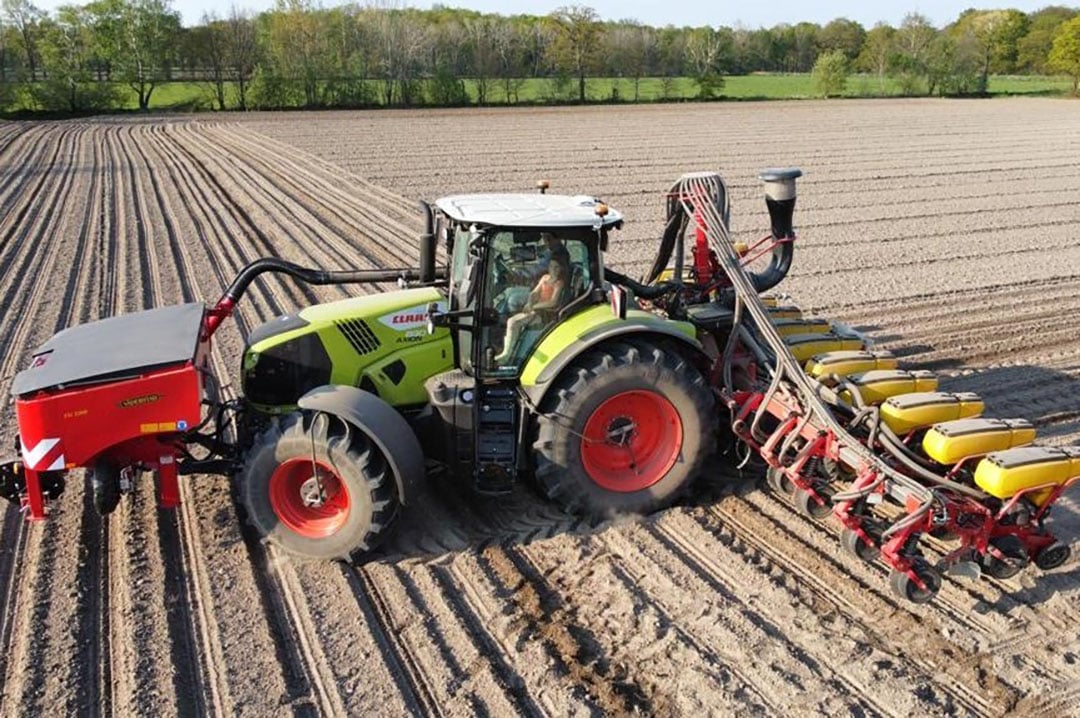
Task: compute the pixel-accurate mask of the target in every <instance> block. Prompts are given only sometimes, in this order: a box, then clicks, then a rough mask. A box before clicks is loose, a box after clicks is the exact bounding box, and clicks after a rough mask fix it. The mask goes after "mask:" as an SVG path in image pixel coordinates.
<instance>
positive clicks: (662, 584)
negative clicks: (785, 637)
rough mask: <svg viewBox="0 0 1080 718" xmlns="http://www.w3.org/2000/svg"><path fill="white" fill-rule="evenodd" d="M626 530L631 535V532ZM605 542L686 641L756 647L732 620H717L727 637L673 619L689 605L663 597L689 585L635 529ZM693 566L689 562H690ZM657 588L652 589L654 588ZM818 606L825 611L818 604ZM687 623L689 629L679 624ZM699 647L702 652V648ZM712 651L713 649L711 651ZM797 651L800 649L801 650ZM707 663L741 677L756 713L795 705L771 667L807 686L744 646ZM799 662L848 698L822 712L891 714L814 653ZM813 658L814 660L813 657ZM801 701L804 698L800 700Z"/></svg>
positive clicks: (618, 569) (628, 577) (741, 694)
mask: <svg viewBox="0 0 1080 718" xmlns="http://www.w3.org/2000/svg"><path fill="white" fill-rule="evenodd" d="M625 533H630V535H629V536H627V535H625ZM599 538H600V540H601V541H602V542H603V543H604V544H605V545H607V546H610V547H611V549H612V554H611V558H610V562H611V563H612V570H613V571H614V572H615V574H616V575H617V576H619V577H620V580H621V582H622V584H623V586H624V587H625V589H626V590H627V591H629V592H631V593H632V594H633V595H635V597H636V598H637V600H638V601H639V602H640V603H643V604H652V605H653V606H654V607H655V609H656V610H658V611H659V612H660V613H661V615H664V616H665V617H666V623H668V624H670V625H672V626H673V627H674V629H675V630H676V631H678V633H679V634H681V635H682V636H683V637H684V640H685V641H687V642H688V643H689V644H691V645H693V646H695V647H697V646H703V645H709V644H713V645H722V646H727V645H735V646H740V647H743V650H745V649H746V648H747V647H749V646H750V645H752V643H751V641H752V639H747V638H746V637H745V636H744V635H740V629H739V628H737V627H734V626H730V625H727V624H729V623H730V619H727V620H723V621H716V622H715V623H717V624H720V623H722V624H725V625H724V627H723V629H722V630H723V631H731V633H730V634H728V635H726V636H725V635H724V633H722V632H720V631H717V630H716V628H714V627H711V626H710V627H709V628H707V629H702V628H699V629H696V630H695V628H694V624H695V622H696V621H694V620H693V619H692V618H691V619H690V620H685V621H684V620H682V619H683V616H680V617H679V619H675V618H671V617H672V616H678V615H679V614H680V613H681V614H686V613H687V610H686V608H685V607H681V608H680V605H679V604H678V603H668V602H666V601H665V600H664V598H663V596H664V595H665V594H667V595H671V594H672V592H673V591H674V592H675V595H677V594H678V593H680V592H683V591H685V590H687V586H686V583H685V582H684V581H682V580H679V579H678V578H676V577H675V576H674V575H672V574H671V573H670V571H669V570H668V569H666V568H665V567H664V566H663V565H662V562H660V561H658V560H657V559H656V558H655V557H653V556H650V555H648V554H646V553H645V552H643V551H642V550H641V549H640V548H638V546H637V545H636V544H635V543H634V542H633V540H632V538H633V533H632V532H619V531H610V532H604V533H602V534H601V535H600V537H599ZM688 565H689V564H688ZM646 566H648V567H652V569H654V570H647V569H645V568H644V567H646ZM661 576H667V577H669V578H667V579H666V580H665V579H661V578H660V577H661ZM650 589H652V590H650ZM721 598H722V599H724V601H725V603H726V602H728V601H730V596H729V595H722V596H721ZM731 602H732V603H734V604H736V610H738V611H740V612H743V613H744V614H746V615H750V614H749V613H748V611H747V609H746V606H745V604H743V603H742V602H741V601H739V600H738V599H736V600H735V601H731ZM720 610H723V611H725V612H730V611H731V608H728V607H726V606H725V607H724V608H722V609H720ZM814 610H820V609H818V608H817V607H816V606H815V607H814ZM683 622H685V623H686V624H688V626H687V627H683V626H682V625H680V624H681V623H683ZM769 633H770V632H769V631H766V632H765V634H766V637H765V640H766V641H772V638H771V636H769V635H768V634H769ZM786 649H787V650H791V646H786ZM698 650H699V651H700V650H702V649H701V648H698ZM710 653H711V651H710ZM796 653H799V651H798V650H796ZM709 658H710V660H709V661H708V662H709V664H710V665H712V666H715V664H717V663H719V664H720V665H721V666H722V667H723V669H725V670H726V671H728V672H729V673H730V674H731V676H732V677H734V678H735V679H736V680H738V681H739V682H740V684H741V687H740V688H739V689H737V691H736V693H735V696H736V697H738V698H739V700H740V702H748V698H749V696H748V695H747V694H753V695H754V697H755V698H756V701H757V703H758V705H757V706H754V705H753V704H751V708H752V710H754V712H760V713H762V714H765V715H778V714H781V713H784V712H786V711H788V710H790V709H791V706H790V705H787V704H786V703H785V702H782V697H781V696H780V695H772V696H770V695H769V694H770V693H775V689H773V688H771V687H770V686H766V685H762V678H763V676H767V675H768V673H769V672H770V671H774V672H777V673H779V675H778V676H774V677H775V678H778V679H779V681H778V682H779V683H781V684H784V683H787V684H789V685H788V686H785V687H789V688H791V689H793V690H799V689H801V688H802V687H803V682H802V679H801V678H800V677H798V676H796V675H793V674H792V673H791V672H790V671H784V670H783V669H781V667H780V664H779V663H778V662H776V661H772V662H771V664H770V665H769V666H768V667H766V666H763V665H759V663H760V660H759V659H758V658H756V657H751V656H750V655H746V654H743V653H742V652H741V651H740V649H739V648H736V649H728V653H727V655H723V656H719V655H716V654H715V653H713V654H712V655H710V656H709ZM798 658H799V660H800V661H801V662H802V663H803V664H804V665H803V666H802V667H803V668H804V669H810V670H811V672H812V679H813V680H814V681H815V682H820V684H821V685H825V686H828V688H829V690H830V693H831V695H832V697H833V698H837V697H839V698H840V700H841V701H842V702H843V704H844V705H843V706H842V707H840V706H835V705H833V706H828V707H826V706H820V705H819V706H818V710H819V711H828V712H833V711H839V710H847V711H848V712H862V714H869V715H888V714H889V711H887V710H885V709H883V708H882V707H881V706H879V705H877V704H876V703H875V701H874V698H873V693H872V692H867V691H865V690H860V689H859V688H858V687H854V686H853V685H852V684H851V682H850V681H849V680H847V679H845V678H844V677H843V676H840V675H836V676H833V677H829V676H826V675H822V671H821V670H820V666H819V665H817V664H816V663H813V662H810V661H812V660H813V659H810V658H809V656H798ZM808 659H809V660H808ZM796 702H799V699H796Z"/></svg>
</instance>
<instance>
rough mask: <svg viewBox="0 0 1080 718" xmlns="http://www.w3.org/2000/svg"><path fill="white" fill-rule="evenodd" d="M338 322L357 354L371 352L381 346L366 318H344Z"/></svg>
mask: <svg viewBox="0 0 1080 718" xmlns="http://www.w3.org/2000/svg"><path fill="white" fill-rule="evenodd" d="M336 324H337V328H338V330H339V331H340V332H341V333H342V334H343V335H344V336H345V338H346V339H348V340H349V344H351V345H352V348H353V349H355V350H356V353H357V354H360V355H364V354H369V353H371V352H373V351H375V350H376V349H378V348H379V339H378V338H377V337H376V336H375V333H374V332H372V331H371V327H369V326H368V325H367V322H365V321H364V320H362V319H343V320H342V321H340V322H336Z"/></svg>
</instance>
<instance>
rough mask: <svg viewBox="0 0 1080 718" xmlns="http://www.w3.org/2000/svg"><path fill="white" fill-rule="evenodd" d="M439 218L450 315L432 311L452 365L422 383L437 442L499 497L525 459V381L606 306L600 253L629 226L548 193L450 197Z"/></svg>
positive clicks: (451, 461)
mask: <svg viewBox="0 0 1080 718" xmlns="http://www.w3.org/2000/svg"><path fill="white" fill-rule="evenodd" d="M542 189H546V187H543V188H542ZM433 215H434V217H433V219H434V226H433V227H432V228H431V229H432V232H431V235H432V236H431V239H432V244H434V242H436V241H438V242H442V243H444V246H446V248H447V253H448V259H449V271H448V280H449V284H448V287H447V294H448V302H447V305H448V306H447V307H446V309H445V310H443V308H442V306H440V305H437V304H432V305H431V306H430V307H429V309H428V311H429V327H428V328H429V331H432V332H434V331H436V329H437V327H447V328H449V330H450V334H451V339H452V345H453V349H454V367H455V368H454V369H453V370H452V371H450V372H446V373H443V374H440V375H438V376H434V377H432V378H431V379H429V380H428V382H427V384H426V388H427V391H428V396H429V399H430V403H431V406H432V407H433V410H434V411H433V418H435V419H436V423H437V426H438V427H439V428H438V429H437V431H436V435H437V437H438V438H437V439H436V440H435V441H434V442H433V443H435V444H437V445H439V446H440V447H441V451H439V452H437V453H439V454H441V458H442V459H443V461H444V463H445V464H446V465H447V466H448V468H449V469H450V470H451V471H452V472H453V473H455V474H458V475H459V476H462V477H463V478H465V477H468V479H471V481H470V483H471V484H472V485H473V487H474V488H475V489H476V490H478V491H480V492H481V493H488V494H496V493H503V492H505V491H508V490H510V489H511V488H512V487H513V486H514V484H515V482H516V478H517V476H518V474H519V471H520V470H521V469H522V468H523V466H524V465H525V464H523V463H522V462H523V461H525V462H526V463H527V458H528V457H525V456H522V452H521V447H522V436H523V430H524V428H525V427H524V423H525V416H524V413H523V406H522V404H521V401H520V395H519V388H520V387H521V377H522V374H523V373H524V372H525V371H526V369H527V368H528V367H529V365H530V362H533V363H537V362H541V363H542V362H545V361H546V359H547V358H546V357H542V356H540V355H541V352H539V351H538V347H539V346H540V344H541V343H542V342H543V341H544V339H545V338H546V337H549V336H550V335H552V333H553V332H555V331H556V329H558V328H560V327H565V326H566V323H567V320H568V319H569V318H570V317H573V316H575V315H578V314H579V313H581V312H584V311H586V310H588V309H590V308H592V307H595V306H596V305H599V304H605V303H606V295H605V292H604V289H603V283H604V276H603V262H602V260H601V252H602V251H603V250H604V249H605V248H606V247H607V241H608V233H609V232H611V231H612V230H613V229H616V228H618V227H621V226H622V217H621V215H620V214H619V213H618V212H616V211H614V210H611V209H609V208H608V207H607V206H606V205H605V204H604V203H603V202H601V201H600V200H598V199H596V198H594V197H588V196H566V195H549V194H544V193H540V194H470V195H455V196H450V197H444V198H442V199H440V200H438V201H437V202H436V203H435V206H434V212H433ZM429 246H431V245H429Z"/></svg>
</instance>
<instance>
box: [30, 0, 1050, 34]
mask: <svg viewBox="0 0 1080 718" xmlns="http://www.w3.org/2000/svg"><path fill="white" fill-rule="evenodd" d="M234 1H235V4H236V5H238V6H239V7H241V8H248V9H251V10H255V11H261V10H266V9H268V8H270V7H272V6H273V5H274V0H173V6H174V7H175V8H176V9H177V10H178V11H180V14H181V15H182V17H183V22H184V24H185V25H192V24H194V23H197V22H198V21H199V18H200V17H202V15H203V13H204V12H217V13H218V14H219V15H224V14H227V13H228V11H229V7H231V6H232V4H233V3H234ZM321 1H322V4H323V5H324V6H327V7H330V6H333V5H337V4H341V3H340V2H338V0H321ZM69 2H71V0H38V1H37V2H36V3H35V4H37V5H38V6H39V7H43V8H45V9H47V10H53V9H54V8H56V7H57V6H58V5H62V4H65V3H69ZM76 2H81V0H76ZM358 2H360V4H364V0H358ZM375 4H378V5H401V4H407V5H411V6H413V7H420V8H428V7H431V4H432V3H431V2H430V0H428V1H426V2H425V1H424V0H409V1H408V2H404V3H403V2H400V1H399V2H393V1H391V2H387V1H386V0H379V1H378V2H376V3H375ZM440 4H442V5H447V6H451V7H465V8H470V9H473V10H480V11H482V12H498V13H500V14H502V15H518V14H530V15H546V14H548V13H549V12H551V11H552V10H554V9H555V8H557V7H559V6H561V5H575V4H576V5H587V6H589V7H592V8H593V9H595V10H596V11H597V13H599V15H600V17H601V18H602V19H604V20H622V19H627V18H632V19H635V20H638V21H640V22H643V23H646V24H648V25H655V26H663V25H669V24H670V25H693V26H701V25H712V26H714V27H715V26H718V25H727V26H729V27H735V26H738V25H742V26H744V27H749V28H755V27H772V26H773V25H778V24H780V23H783V22H786V23H789V24H795V23H798V22H803V21H809V22H816V23H819V24H824V23H826V22H828V21H829V20H833V19H836V18H838V17H846V18H848V19H849V20H856V21H858V22H860V23H862V24H863V25H864V26H866V27H868V28H869V27H872V26H873V25H874V24H875V23H877V22H880V21H885V22H888V23H889V24H891V25H897V24H899V23H900V21H901V20H902V19H903V17H904V15H906V14H907V13H909V12H919V13H922V14H923V15H926V16H927V17H928V18H930V21H931V22H932V23H933V24H934V25H938V26H941V25H945V24H947V23H949V22H951V21H952V20H953V19H955V18H956V16H957V15H959V14H960V12H961V11H963V10H965V9H966V8H969V7H979V8H986V9H989V8H993V7H995V4H994V3H992V2H986V3H980V2H977V1H973V0H937V1H931V0H921V1H920V0H875V1H873V2H869V1H868V0H818V2H807V1H806V0H769V2H753V1H751V2H739V3H736V2H723V1H721V2H717V1H716V0H681V1H679V2H674V3H664V2H655V0H654V1H652V2H648V1H646V0H502V1H501V2H500V1H499V0H461V1H460V2H459V1H456V0H443V2H441V3H440ZM1052 4H1063V5H1069V4H1071V3H1070V2H1069V1H1068V0H1059V1H1058V2H1056V3H1055V2H1054V0H1039V1H1038V2H1023V1H1022V0H1012V1H1011V2H1010V1H1009V0H1006V2H1003V3H1001V4H1000V5H999V7H1011V8H1016V9H1018V10H1023V11H1024V12H1030V11H1032V10H1038V9H1039V8H1041V7H1045V6H1046V5H1052Z"/></svg>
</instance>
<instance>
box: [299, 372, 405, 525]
mask: <svg viewBox="0 0 1080 718" xmlns="http://www.w3.org/2000/svg"><path fill="white" fill-rule="evenodd" d="M297 405H298V406H299V407H300V408H301V409H306V410H308V411H321V412H324V413H327V414H333V415H334V416H337V417H339V418H341V419H343V420H345V421H347V422H348V423H349V424H352V425H353V426H355V427H356V428H357V429H359V430H360V431H363V432H364V433H365V434H366V435H367V436H368V438H370V439H371V440H372V441H373V442H374V443H375V445H376V446H377V447H379V450H380V451H381V452H382V453H383V456H384V457H386V462H387V463H388V464H389V465H390V469H391V470H392V471H393V472H394V480H395V481H396V482H397V488H398V498H399V499H400V500H401V504H402V505H403V506H404V505H405V504H406V503H407V500H408V499H407V497H408V495H409V493H411V488H413V487H416V486H417V485H419V483H420V482H421V481H422V480H423V478H424V450H423V449H422V448H421V447H420V441H419V440H418V439H417V438H416V434H415V433H414V432H413V430H412V427H411V426H409V424H408V422H407V421H405V418H404V417H403V416H402V415H401V414H399V413H398V412H397V410H395V409H394V408H393V407H392V406H390V405H389V404H387V403H386V402H385V401H383V400H382V399H380V398H379V397H377V396H375V395H374V394H372V393H371V392H367V391H364V390H363V389H357V388H356V387H352V386H341V385H337V384H329V385H326V386H320V387H318V388H315V389H312V390H311V391H309V392H308V393H307V394H304V395H303V396H302V397H300V401H299V402H297Z"/></svg>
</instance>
